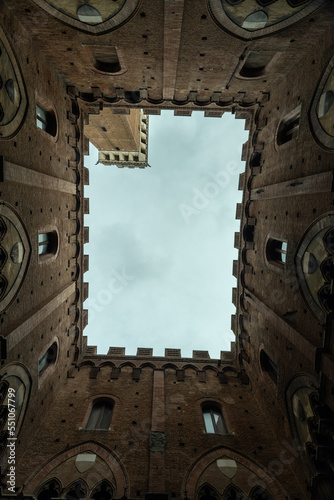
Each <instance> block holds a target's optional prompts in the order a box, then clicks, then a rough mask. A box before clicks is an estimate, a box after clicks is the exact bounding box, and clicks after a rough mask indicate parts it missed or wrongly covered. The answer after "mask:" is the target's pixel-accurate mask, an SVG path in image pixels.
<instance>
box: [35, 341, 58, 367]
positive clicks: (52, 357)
mask: <svg viewBox="0 0 334 500" xmlns="http://www.w3.org/2000/svg"><path fill="white" fill-rule="evenodd" d="M57 352H58V346H57V342H54V343H53V344H52V345H51V346H50V347H49V349H48V350H47V351H46V352H45V353H44V354H43V356H42V357H41V358H40V360H39V362H38V373H39V374H41V373H42V372H43V371H44V370H46V369H47V368H48V366H50V365H52V364H54V363H55V362H56V359H57Z"/></svg>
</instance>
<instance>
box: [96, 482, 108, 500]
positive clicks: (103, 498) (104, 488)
mask: <svg viewBox="0 0 334 500" xmlns="http://www.w3.org/2000/svg"><path fill="white" fill-rule="evenodd" d="M112 497H113V489H112V487H111V485H110V484H109V483H108V482H107V481H102V483H101V484H99V486H98V487H97V488H95V490H94V492H93V494H92V499H93V500H111V499H112Z"/></svg>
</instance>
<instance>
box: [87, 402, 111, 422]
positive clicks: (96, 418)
mask: <svg viewBox="0 0 334 500" xmlns="http://www.w3.org/2000/svg"><path fill="white" fill-rule="evenodd" d="M112 409H113V403H112V401H111V400H110V399H106V398H103V399H98V400H96V401H95V402H94V404H93V407H92V410H91V412H90V416H89V419H88V422H87V425H86V429H89V430H108V429H109V425H110V420H111V413H112Z"/></svg>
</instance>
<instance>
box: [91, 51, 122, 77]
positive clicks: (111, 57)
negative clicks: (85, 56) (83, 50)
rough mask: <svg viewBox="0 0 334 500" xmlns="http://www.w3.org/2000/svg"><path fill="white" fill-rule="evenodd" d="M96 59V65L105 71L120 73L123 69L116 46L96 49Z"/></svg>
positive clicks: (99, 69) (98, 68)
mask: <svg viewBox="0 0 334 500" xmlns="http://www.w3.org/2000/svg"><path fill="white" fill-rule="evenodd" d="M94 59H95V64H94V67H95V68H96V69H97V70H98V71H102V72H103V73H118V72H119V71H121V69H122V68H121V64H120V62H119V58H118V54H117V50H116V47H107V48H103V49H96V50H95V51H94Z"/></svg>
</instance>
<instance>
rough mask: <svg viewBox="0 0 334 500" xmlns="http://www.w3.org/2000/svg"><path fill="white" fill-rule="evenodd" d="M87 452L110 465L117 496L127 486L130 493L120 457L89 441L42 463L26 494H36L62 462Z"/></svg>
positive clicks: (25, 489) (31, 479) (120, 494)
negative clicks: (46, 478)
mask: <svg viewBox="0 0 334 500" xmlns="http://www.w3.org/2000/svg"><path fill="white" fill-rule="evenodd" d="M85 452H91V453H93V454H96V455H97V456H99V457H100V458H101V459H102V460H103V461H104V462H105V463H106V464H107V465H108V467H109V469H110V471H112V473H113V476H114V477H115V480H116V487H115V496H116V497H119V498H120V497H121V496H122V495H123V493H124V490H125V488H127V492H128V493H130V482H129V478H128V475H127V472H126V469H125V467H124V465H123V463H122V461H121V460H120V459H119V457H118V456H117V455H116V454H115V453H114V452H113V451H111V450H110V449H108V448H107V447H105V446H103V445H101V444H98V443H95V442H92V441H90V442H89V441H88V442H85V443H81V444H80V445H77V446H74V447H73V448H71V449H69V450H66V451H64V452H63V453H61V454H58V455H56V456H55V457H52V458H51V459H50V460H48V461H47V462H45V463H44V464H43V465H41V466H40V468H39V469H38V470H37V471H35V472H34V473H33V474H32V475H31V476H30V477H29V478H28V480H27V482H26V484H25V487H24V494H27V495H33V494H35V493H36V492H37V491H38V490H39V485H40V484H42V483H43V480H44V478H45V477H46V476H47V475H48V474H50V473H51V472H52V470H53V469H55V468H56V467H58V466H59V465H60V464H61V463H63V462H65V461H66V460H68V459H69V458H71V457H74V456H75V455H78V454H80V453H85Z"/></svg>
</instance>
